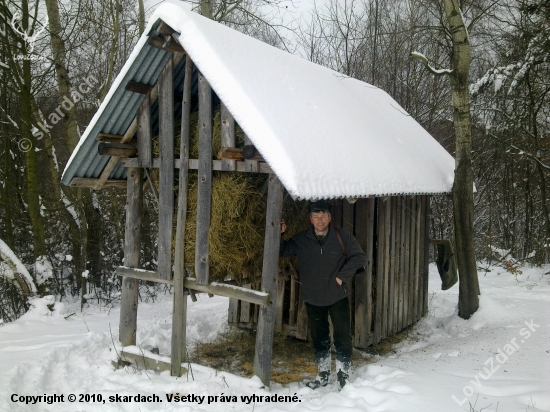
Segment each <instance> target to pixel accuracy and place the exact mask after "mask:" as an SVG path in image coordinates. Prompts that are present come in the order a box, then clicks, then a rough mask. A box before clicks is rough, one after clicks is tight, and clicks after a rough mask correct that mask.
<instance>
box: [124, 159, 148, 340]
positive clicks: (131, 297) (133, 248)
mask: <svg viewBox="0 0 550 412" xmlns="http://www.w3.org/2000/svg"><path fill="white" fill-rule="evenodd" d="M127 174H128V181H127V188H128V189H127V190H128V192H127V195H126V230H125V235H124V266H128V267H133V268H137V267H139V254H140V250H141V210H142V205H143V185H142V169H139V168H134V167H131V168H128V171H127ZM138 286H139V281H138V280H137V279H132V278H127V277H123V278H122V296H121V301H120V324H119V329H118V331H119V332H118V335H119V340H120V343H122V346H129V345H135V344H136V329H137V307H138Z"/></svg>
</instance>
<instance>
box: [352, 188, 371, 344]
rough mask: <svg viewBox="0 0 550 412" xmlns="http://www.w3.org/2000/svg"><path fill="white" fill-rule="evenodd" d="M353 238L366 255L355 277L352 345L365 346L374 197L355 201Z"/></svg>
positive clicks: (367, 340)
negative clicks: (365, 262) (365, 259)
mask: <svg viewBox="0 0 550 412" xmlns="http://www.w3.org/2000/svg"><path fill="white" fill-rule="evenodd" d="M356 205H357V206H356V209H355V213H356V219H355V220H356V226H355V238H356V239H357V242H359V245H361V248H362V249H363V251H364V252H365V255H366V257H367V265H366V267H365V272H364V273H361V274H359V275H357V276H356V277H355V334H354V342H353V345H354V346H355V347H358V348H366V347H368V345H369V344H370V343H371V341H372V335H371V324H372V314H371V311H372V257H373V256H372V253H373V232H374V198H369V199H359V200H357V203H356Z"/></svg>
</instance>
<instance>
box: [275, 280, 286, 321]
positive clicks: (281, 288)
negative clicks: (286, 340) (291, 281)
mask: <svg viewBox="0 0 550 412" xmlns="http://www.w3.org/2000/svg"><path fill="white" fill-rule="evenodd" d="M285 287H286V281H285V277H284V276H279V281H278V283H277V304H276V305H275V326H277V327H278V328H279V329H283V312H284V310H285V308H284V303H285Z"/></svg>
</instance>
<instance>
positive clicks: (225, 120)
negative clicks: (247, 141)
mask: <svg viewBox="0 0 550 412" xmlns="http://www.w3.org/2000/svg"><path fill="white" fill-rule="evenodd" d="M220 116H221V128H222V132H221V135H222V138H221V146H222V148H224V149H229V148H235V146H236V145H237V138H236V135H235V119H234V118H233V115H232V114H231V113H230V112H229V110H228V109H227V107H226V106H225V104H223V102H222V104H221V108H220ZM220 151H221V149H220ZM218 159H220V154H219V153H218ZM224 159H225V158H224ZM237 160H242V159H237ZM235 167H236V165H235V161H234V159H233V160H232V159H227V160H223V161H222V170H224V171H234V170H235Z"/></svg>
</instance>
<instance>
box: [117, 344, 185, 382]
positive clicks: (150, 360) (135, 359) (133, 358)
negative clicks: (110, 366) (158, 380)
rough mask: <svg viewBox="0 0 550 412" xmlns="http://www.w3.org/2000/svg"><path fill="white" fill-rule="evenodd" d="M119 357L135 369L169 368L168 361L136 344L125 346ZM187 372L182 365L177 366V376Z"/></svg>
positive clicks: (165, 369) (154, 369)
mask: <svg viewBox="0 0 550 412" xmlns="http://www.w3.org/2000/svg"><path fill="white" fill-rule="evenodd" d="M120 358H121V359H122V360H123V361H125V362H130V363H131V364H133V365H135V367H136V368H137V369H147V370H153V371H157V372H164V371H168V370H170V369H171V365H170V364H169V363H168V362H165V361H163V360H161V359H160V358H161V356H159V355H155V354H154V353H152V352H149V351H148V350H144V349H141V348H138V347H137V346H129V347H125V348H123V349H122V350H121V351H120ZM184 373H187V369H186V368H184V367H183V366H181V364H180V367H179V371H178V376H181V375H183V374H184Z"/></svg>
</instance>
